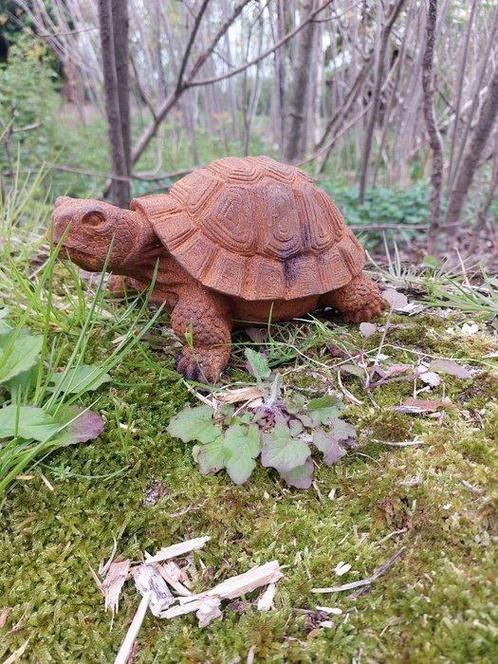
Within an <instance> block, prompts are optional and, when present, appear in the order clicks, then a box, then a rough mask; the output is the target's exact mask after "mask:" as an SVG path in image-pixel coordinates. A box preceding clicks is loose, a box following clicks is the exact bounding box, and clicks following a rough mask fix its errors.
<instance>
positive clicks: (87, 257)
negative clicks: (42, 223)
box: [61, 245, 104, 272]
mask: <svg viewBox="0 0 498 664" xmlns="http://www.w3.org/2000/svg"><path fill="white" fill-rule="evenodd" d="M61 251H62V253H63V255H64V254H65V256H66V257H67V258H69V260H71V261H72V262H73V263H76V264H77V265H79V266H80V267H82V268H83V269H84V270H88V271H89V272H101V270H102V268H103V267H104V262H103V261H101V260H100V259H99V257H98V256H96V255H95V254H92V253H90V252H88V251H83V250H82V249H75V248H74V247H67V246H66V245H63V246H62V250H61Z"/></svg>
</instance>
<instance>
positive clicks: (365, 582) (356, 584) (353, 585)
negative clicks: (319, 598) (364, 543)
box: [311, 547, 406, 594]
mask: <svg viewBox="0 0 498 664" xmlns="http://www.w3.org/2000/svg"><path fill="white" fill-rule="evenodd" d="M405 550H406V547H402V548H401V549H400V550H399V551H397V552H396V553H395V554H394V555H392V556H391V557H390V558H388V559H387V560H386V561H385V562H384V563H382V565H380V566H379V567H377V569H376V570H374V573H373V574H372V576H369V577H367V578H366V579H361V580H360V581H351V582H350V583H344V584H343V585H342V586H331V587H330V588H312V589H311V592H312V593H321V594H325V593H341V592H344V591H345V590H355V589H357V588H363V587H365V586H371V585H372V583H374V581H377V579H378V578H379V577H381V576H383V575H384V574H385V573H386V572H387V571H388V569H389V568H390V567H392V566H393V565H394V563H395V562H396V561H397V560H398V559H399V558H401V556H402V555H403V554H404V552H405Z"/></svg>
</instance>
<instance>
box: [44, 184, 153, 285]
mask: <svg viewBox="0 0 498 664" xmlns="http://www.w3.org/2000/svg"><path fill="white" fill-rule="evenodd" d="M52 222H53V224H52V229H53V231H52V232H53V235H52V238H53V241H54V242H62V247H63V249H65V251H66V253H67V255H68V256H69V258H70V259H71V260H72V261H73V262H74V263H76V264H77V265H79V266H80V267H82V268H83V269H84V270H89V271H90V272H101V271H102V270H103V269H104V265H106V261H107V268H106V269H107V270H108V271H109V272H115V273H116V274H120V273H123V274H126V273H127V272H128V271H129V270H130V269H131V270H133V267H134V266H136V265H139V264H140V263H142V262H144V261H146V260H148V259H153V258H155V257H157V256H158V255H159V251H160V247H161V245H160V243H159V240H158V238H157V235H156V234H155V232H154V229H153V228H152V225H151V223H150V222H149V221H148V220H147V218H146V217H145V215H144V214H143V213H142V212H140V211H139V210H124V209H123V208H119V207H116V206H114V205H111V204H109V203H105V202H103V201H97V200H91V199H79V198H70V197H68V196H59V197H58V198H57V199H56V201H55V208H54V211H53V215H52Z"/></svg>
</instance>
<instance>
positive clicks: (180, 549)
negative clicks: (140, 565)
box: [144, 536, 210, 565]
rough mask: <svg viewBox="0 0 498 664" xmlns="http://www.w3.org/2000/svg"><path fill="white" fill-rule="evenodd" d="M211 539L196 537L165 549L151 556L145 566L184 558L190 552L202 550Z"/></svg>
mask: <svg viewBox="0 0 498 664" xmlns="http://www.w3.org/2000/svg"><path fill="white" fill-rule="evenodd" d="M209 539H210V537H208V536H205V537H196V538H195V539H191V540H187V541H185V542H179V543H178V544H173V545H172V546H167V547H164V548H162V549H159V551H158V552H157V553H156V555H155V556H150V557H149V558H147V560H146V561H145V563H144V564H145V565H150V564H152V563H161V562H163V561H164V560H170V559H171V558H178V556H183V555H185V554H186V553H190V551H195V550H196V549H201V548H202V547H203V546H204V544H206V542H208V541H209Z"/></svg>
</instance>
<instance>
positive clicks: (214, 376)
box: [177, 347, 226, 383]
mask: <svg viewBox="0 0 498 664" xmlns="http://www.w3.org/2000/svg"><path fill="white" fill-rule="evenodd" d="M225 366H226V358H225V357H222V356H221V353H218V352H217V351H216V350H212V349H206V350H205V349H201V350H198V349H195V348H194V349H191V348H190V347H188V348H184V349H183V350H182V352H181V354H180V357H179V359H178V363H177V371H178V373H180V374H182V376H184V377H185V378H187V379H188V380H195V381H198V382H200V383H216V381H217V380H218V378H219V377H220V374H221V372H222V371H223V369H224V368H225Z"/></svg>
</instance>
